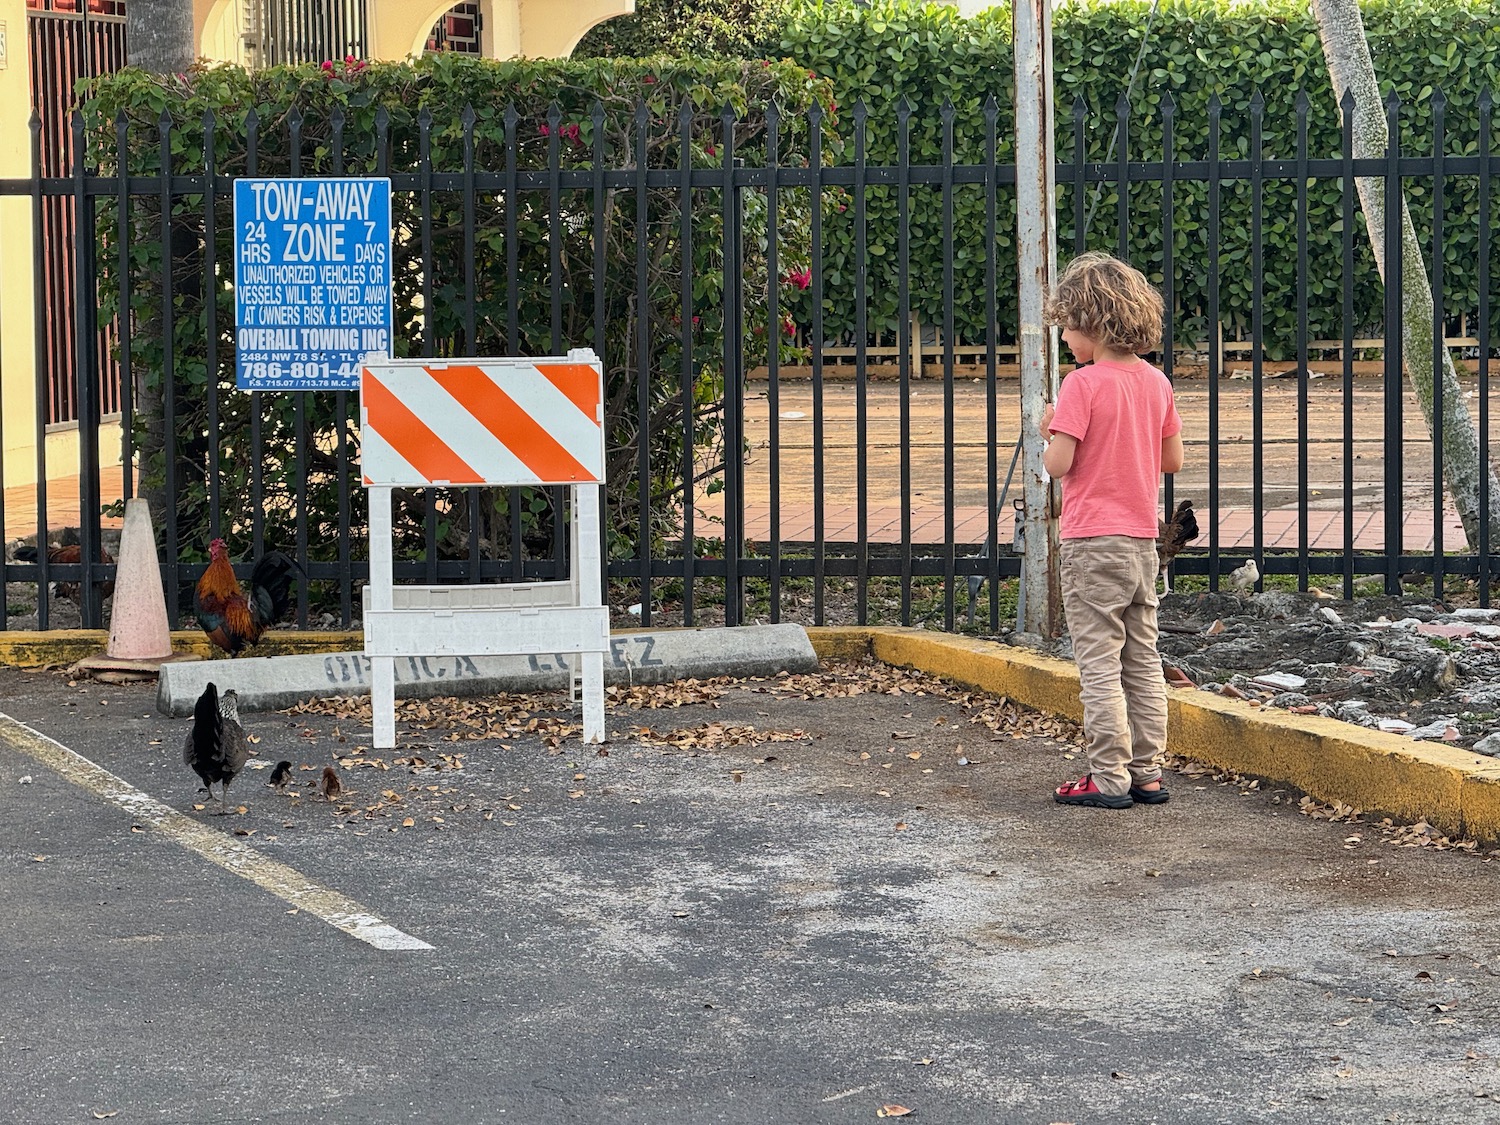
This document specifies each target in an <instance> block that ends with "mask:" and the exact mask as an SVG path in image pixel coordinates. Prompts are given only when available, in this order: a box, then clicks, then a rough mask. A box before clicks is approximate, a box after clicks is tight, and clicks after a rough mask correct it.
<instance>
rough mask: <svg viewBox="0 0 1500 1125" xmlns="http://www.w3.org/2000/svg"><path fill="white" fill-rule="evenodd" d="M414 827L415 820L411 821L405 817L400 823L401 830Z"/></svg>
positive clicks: (415, 824)
mask: <svg viewBox="0 0 1500 1125" xmlns="http://www.w3.org/2000/svg"><path fill="white" fill-rule="evenodd" d="M416 826H417V822H416V821H415V820H413V819H412V818H411V817H407V818H406V819H405V820H403V821H402V822H401V827H402V828H415V827H416Z"/></svg>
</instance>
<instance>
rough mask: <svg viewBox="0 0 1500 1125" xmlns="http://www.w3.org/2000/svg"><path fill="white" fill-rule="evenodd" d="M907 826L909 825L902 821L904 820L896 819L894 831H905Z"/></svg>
mask: <svg viewBox="0 0 1500 1125" xmlns="http://www.w3.org/2000/svg"><path fill="white" fill-rule="evenodd" d="M908 827H910V826H909V825H908V824H907V823H906V821H904V820H898V821H896V831H897V832H905V831H906V830H907V828H908Z"/></svg>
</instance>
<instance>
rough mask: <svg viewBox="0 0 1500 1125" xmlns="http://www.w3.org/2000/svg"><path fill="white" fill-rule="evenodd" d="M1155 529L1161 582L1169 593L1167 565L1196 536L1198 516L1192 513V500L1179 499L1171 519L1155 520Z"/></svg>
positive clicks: (1170, 589) (1170, 590)
mask: <svg viewBox="0 0 1500 1125" xmlns="http://www.w3.org/2000/svg"><path fill="white" fill-rule="evenodd" d="M1156 531H1157V535H1156V555H1157V558H1158V559H1159V560H1160V561H1161V576H1162V583H1163V585H1164V586H1165V588H1166V591H1167V593H1169V594H1170V593H1171V592H1172V580H1171V578H1170V577H1169V576H1168V575H1167V567H1169V566H1170V565H1171V564H1172V560H1173V559H1175V558H1176V557H1177V552H1178V551H1180V550H1182V549H1183V548H1184V547H1186V546H1187V545H1188V544H1189V543H1191V542H1192V541H1193V540H1194V539H1196V538H1198V517H1197V516H1195V515H1193V502H1192V501H1191V500H1183V501H1181V502H1180V503H1179V504H1178V505H1177V510H1176V511H1175V512H1173V513H1172V518H1171V519H1169V520H1157V521H1156Z"/></svg>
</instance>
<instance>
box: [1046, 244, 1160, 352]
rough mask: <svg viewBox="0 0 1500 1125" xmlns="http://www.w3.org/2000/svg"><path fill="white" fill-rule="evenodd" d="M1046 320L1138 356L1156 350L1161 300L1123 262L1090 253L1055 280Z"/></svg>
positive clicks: (1150, 286) (1144, 278)
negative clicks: (1055, 283)
mask: <svg viewBox="0 0 1500 1125" xmlns="http://www.w3.org/2000/svg"><path fill="white" fill-rule="evenodd" d="M1047 320H1048V322H1049V323H1051V324H1060V325H1061V326H1062V327H1064V328H1071V329H1072V330H1073V331H1075V332H1082V333H1083V334H1084V335H1086V336H1088V337H1090V338H1092V339H1093V340H1094V341H1095V342H1096V343H1098V344H1101V345H1102V346H1104V347H1106V348H1109V349H1111V350H1114V351H1126V352H1130V353H1132V354H1134V355H1139V354H1140V353H1142V352H1149V351H1154V350H1156V348H1157V347H1158V346H1159V345H1160V344H1161V322H1162V300H1161V294H1160V293H1158V292H1157V290H1156V287H1155V286H1154V285H1152V284H1151V283H1150V282H1149V281H1147V280H1146V275H1145V274H1143V273H1141V271H1140V270H1138V269H1136V268H1135V267H1134V266H1132V265H1130V264H1129V263H1128V262H1122V261H1120V259H1119V258H1114V257H1111V256H1110V255H1108V254H1105V253H1102V252H1100V251H1098V250H1092V251H1090V252H1089V253H1087V254H1080V255H1078V257H1076V258H1074V259H1073V260H1072V261H1071V262H1069V263H1068V266H1067V268H1066V269H1065V270H1063V272H1062V276H1061V277H1059V278H1058V279H1057V286H1056V288H1055V289H1054V291H1053V293H1052V297H1051V299H1050V300H1048V302H1047Z"/></svg>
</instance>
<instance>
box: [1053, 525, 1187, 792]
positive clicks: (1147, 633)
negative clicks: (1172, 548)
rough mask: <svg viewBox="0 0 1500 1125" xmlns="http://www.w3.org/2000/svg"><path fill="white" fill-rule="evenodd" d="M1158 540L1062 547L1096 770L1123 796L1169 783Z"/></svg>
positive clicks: (1069, 542) (1118, 539)
mask: <svg viewBox="0 0 1500 1125" xmlns="http://www.w3.org/2000/svg"><path fill="white" fill-rule="evenodd" d="M1157 567H1158V563H1157V557H1156V541H1155V540H1154V539H1134V538H1132V537H1130V536H1128V535H1100V536H1097V537H1095V538H1091V539H1064V540H1063V541H1062V591H1063V612H1064V613H1065V614H1066V615H1067V619H1068V632H1069V633H1070V634H1071V635H1072V637H1073V659H1074V660H1075V661H1077V663H1078V678H1079V681H1080V685H1081V687H1080V691H1079V699H1080V701H1081V702H1082V703H1083V733H1084V739H1085V745H1086V750H1087V753H1088V759H1089V769H1090V772H1092V773H1093V774H1094V780H1095V784H1097V785H1098V786H1099V789H1100V791H1101V792H1104V793H1109V794H1111V795H1122V794H1124V793H1125V792H1126V790H1128V789H1129V788H1130V787H1131V786H1132V785H1146V784H1149V783H1150V782H1153V781H1155V780H1157V779H1158V778H1160V777H1161V767H1160V766H1159V765H1157V762H1156V757H1157V755H1158V754H1160V753H1161V752H1162V751H1163V750H1165V749H1166V742H1167V685H1166V681H1165V680H1164V679H1163V677H1162V670H1161V655H1160V654H1159V653H1158V652H1157V651H1156V635H1157V630H1156V604H1157V603H1156V576H1157Z"/></svg>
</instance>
